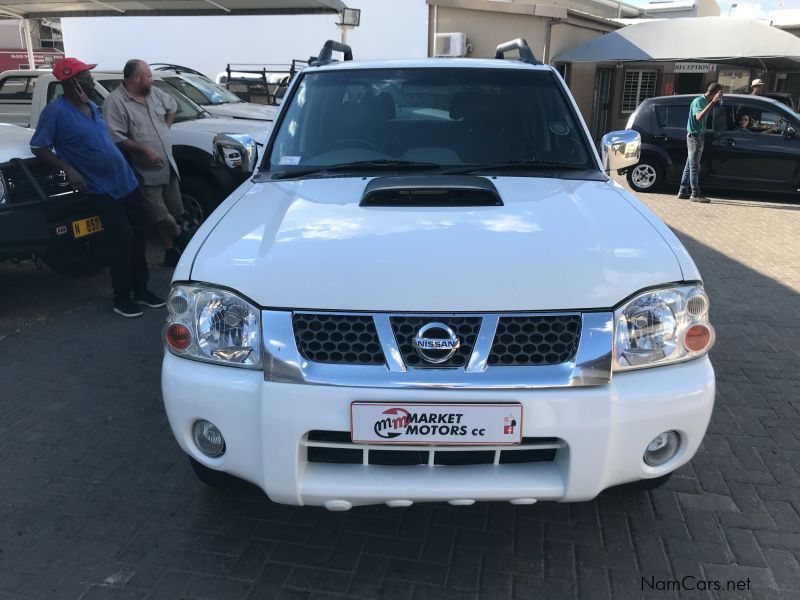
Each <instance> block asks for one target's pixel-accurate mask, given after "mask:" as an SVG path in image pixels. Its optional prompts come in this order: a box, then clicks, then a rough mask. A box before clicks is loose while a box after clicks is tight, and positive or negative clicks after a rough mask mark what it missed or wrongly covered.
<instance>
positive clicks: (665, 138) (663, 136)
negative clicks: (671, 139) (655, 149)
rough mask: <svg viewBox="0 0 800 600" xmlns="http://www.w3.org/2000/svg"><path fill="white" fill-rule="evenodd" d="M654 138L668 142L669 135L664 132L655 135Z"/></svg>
mask: <svg viewBox="0 0 800 600" xmlns="http://www.w3.org/2000/svg"><path fill="white" fill-rule="evenodd" d="M653 139H654V140H657V141H659V142H666V141H667V136H666V135H664V134H663V133H662V134H659V135H654V136H653Z"/></svg>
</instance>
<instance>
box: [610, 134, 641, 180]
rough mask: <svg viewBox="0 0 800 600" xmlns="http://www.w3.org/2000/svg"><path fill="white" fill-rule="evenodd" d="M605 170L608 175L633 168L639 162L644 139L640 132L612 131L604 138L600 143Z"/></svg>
mask: <svg viewBox="0 0 800 600" xmlns="http://www.w3.org/2000/svg"><path fill="white" fill-rule="evenodd" d="M600 146H601V149H602V154H603V156H602V158H603V170H605V172H606V173H610V172H611V171H618V170H619V169H626V168H628V167H632V166H633V165H635V164H636V163H638V162H639V154H640V152H641V146H642V138H641V136H640V135H639V132H638V131H633V130H632V129H624V130H622V131H612V132H610V133H607V134H605V135H604V136H603V139H602V140H601V142H600Z"/></svg>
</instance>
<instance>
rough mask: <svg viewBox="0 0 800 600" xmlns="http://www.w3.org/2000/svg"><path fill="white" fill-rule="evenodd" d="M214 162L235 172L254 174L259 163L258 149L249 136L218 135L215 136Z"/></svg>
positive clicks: (237, 134)
mask: <svg viewBox="0 0 800 600" xmlns="http://www.w3.org/2000/svg"><path fill="white" fill-rule="evenodd" d="M214 161H215V162H216V163H217V164H219V165H222V166H223V167H228V168H229V169H233V170H234V171H241V172H243V173H252V172H253V169H255V167H256V162H257V161H258V147H257V146H256V142H255V140H254V139H253V138H252V137H251V136H249V135H247V134H244V133H218V134H217V135H215V136H214Z"/></svg>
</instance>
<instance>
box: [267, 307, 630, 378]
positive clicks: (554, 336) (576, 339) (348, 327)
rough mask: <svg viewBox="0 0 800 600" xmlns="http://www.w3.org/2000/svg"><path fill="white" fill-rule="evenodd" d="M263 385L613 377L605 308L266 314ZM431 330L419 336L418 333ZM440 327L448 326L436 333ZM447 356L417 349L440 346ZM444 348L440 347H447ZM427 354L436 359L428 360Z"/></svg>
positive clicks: (610, 320) (609, 327) (610, 331)
mask: <svg viewBox="0 0 800 600" xmlns="http://www.w3.org/2000/svg"><path fill="white" fill-rule="evenodd" d="M261 316H262V328H263V335H262V339H263V342H264V348H263V350H264V377H265V379H266V380H267V381H275V382H286V383H304V384H315V385H335V386H350V387H361V388H366V387H377V388H425V389H429V390H433V389H438V388H444V389H532V388H558V387H577V386H591V385H604V384H607V383H608V382H609V381H610V380H611V351H612V345H613V332H614V317H613V313H611V312H610V311H608V312H584V313H575V312H573V313H508V314H492V313H485V314H475V313H472V314H463V313H455V314H453V313H450V314H443V313H431V314H418V313H414V314H387V313H366V312H354V313H345V312H333V311H330V312H323V311H289V310H264V311H262V313H261ZM435 323H440V324H441V326H435V327H433V326H432V327H429V328H428V329H427V331H426V332H425V333H424V334H420V331H419V327H421V326H422V325H431V324H435ZM444 326H446V327H444ZM448 328H449V329H450V330H452V332H453V333H455V337H457V338H458V341H459V343H460V346H459V347H458V348H453V347H452V346H450V347H449V348H450V349H451V350H453V349H454V350H457V351H456V352H454V353H453V355H452V356H451V357H449V359H448V360H447V361H446V362H444V363H431V362H429V361H428V360H425V358H424V357H423V356H421V354H425V355H427V356H428V359H437V358H441V357H442V356H446V355H447V353H448V352H447V350H445V351H444V352H443V351H442V350H441V349H437V348H438V346H428V347H425V346H423V348H420V349H419V350H418V349H416V348H415V347H414V345H413V343H412V341H413V339H414V338H415V337H418V338H420V339H419V340H418V343H419V344H420V345H421V344H423V343H426V344H434V343H435V342H437V341H438V340H447V341H452V339H448V338H447V337H445V338H443V337H442V335H445V336H448V332H447V329H448ZM445 348H446V347H445ZM432 352H434V353H435V352H439V354H437V355H435V356H432V355H431V353H432Z"/></svg>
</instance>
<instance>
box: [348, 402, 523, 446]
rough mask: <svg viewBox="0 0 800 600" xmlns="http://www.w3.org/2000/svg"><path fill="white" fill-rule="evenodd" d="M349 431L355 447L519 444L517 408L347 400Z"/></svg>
mask: <svg viewBox="0 0 800 600" xmlns="http://www.w3.org/2000/svg"><path fill="white" fill-rule="evenodd" d="M350 430H351V431H352V439H353V442H354V443H356V444H376V443H377V444H459V445H500V444H519V443H520V442H521V441H522V405H520V404H423V403H397V404H394V403H387V402H353V403H352V404H351V405H350Z"/></svg>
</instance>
